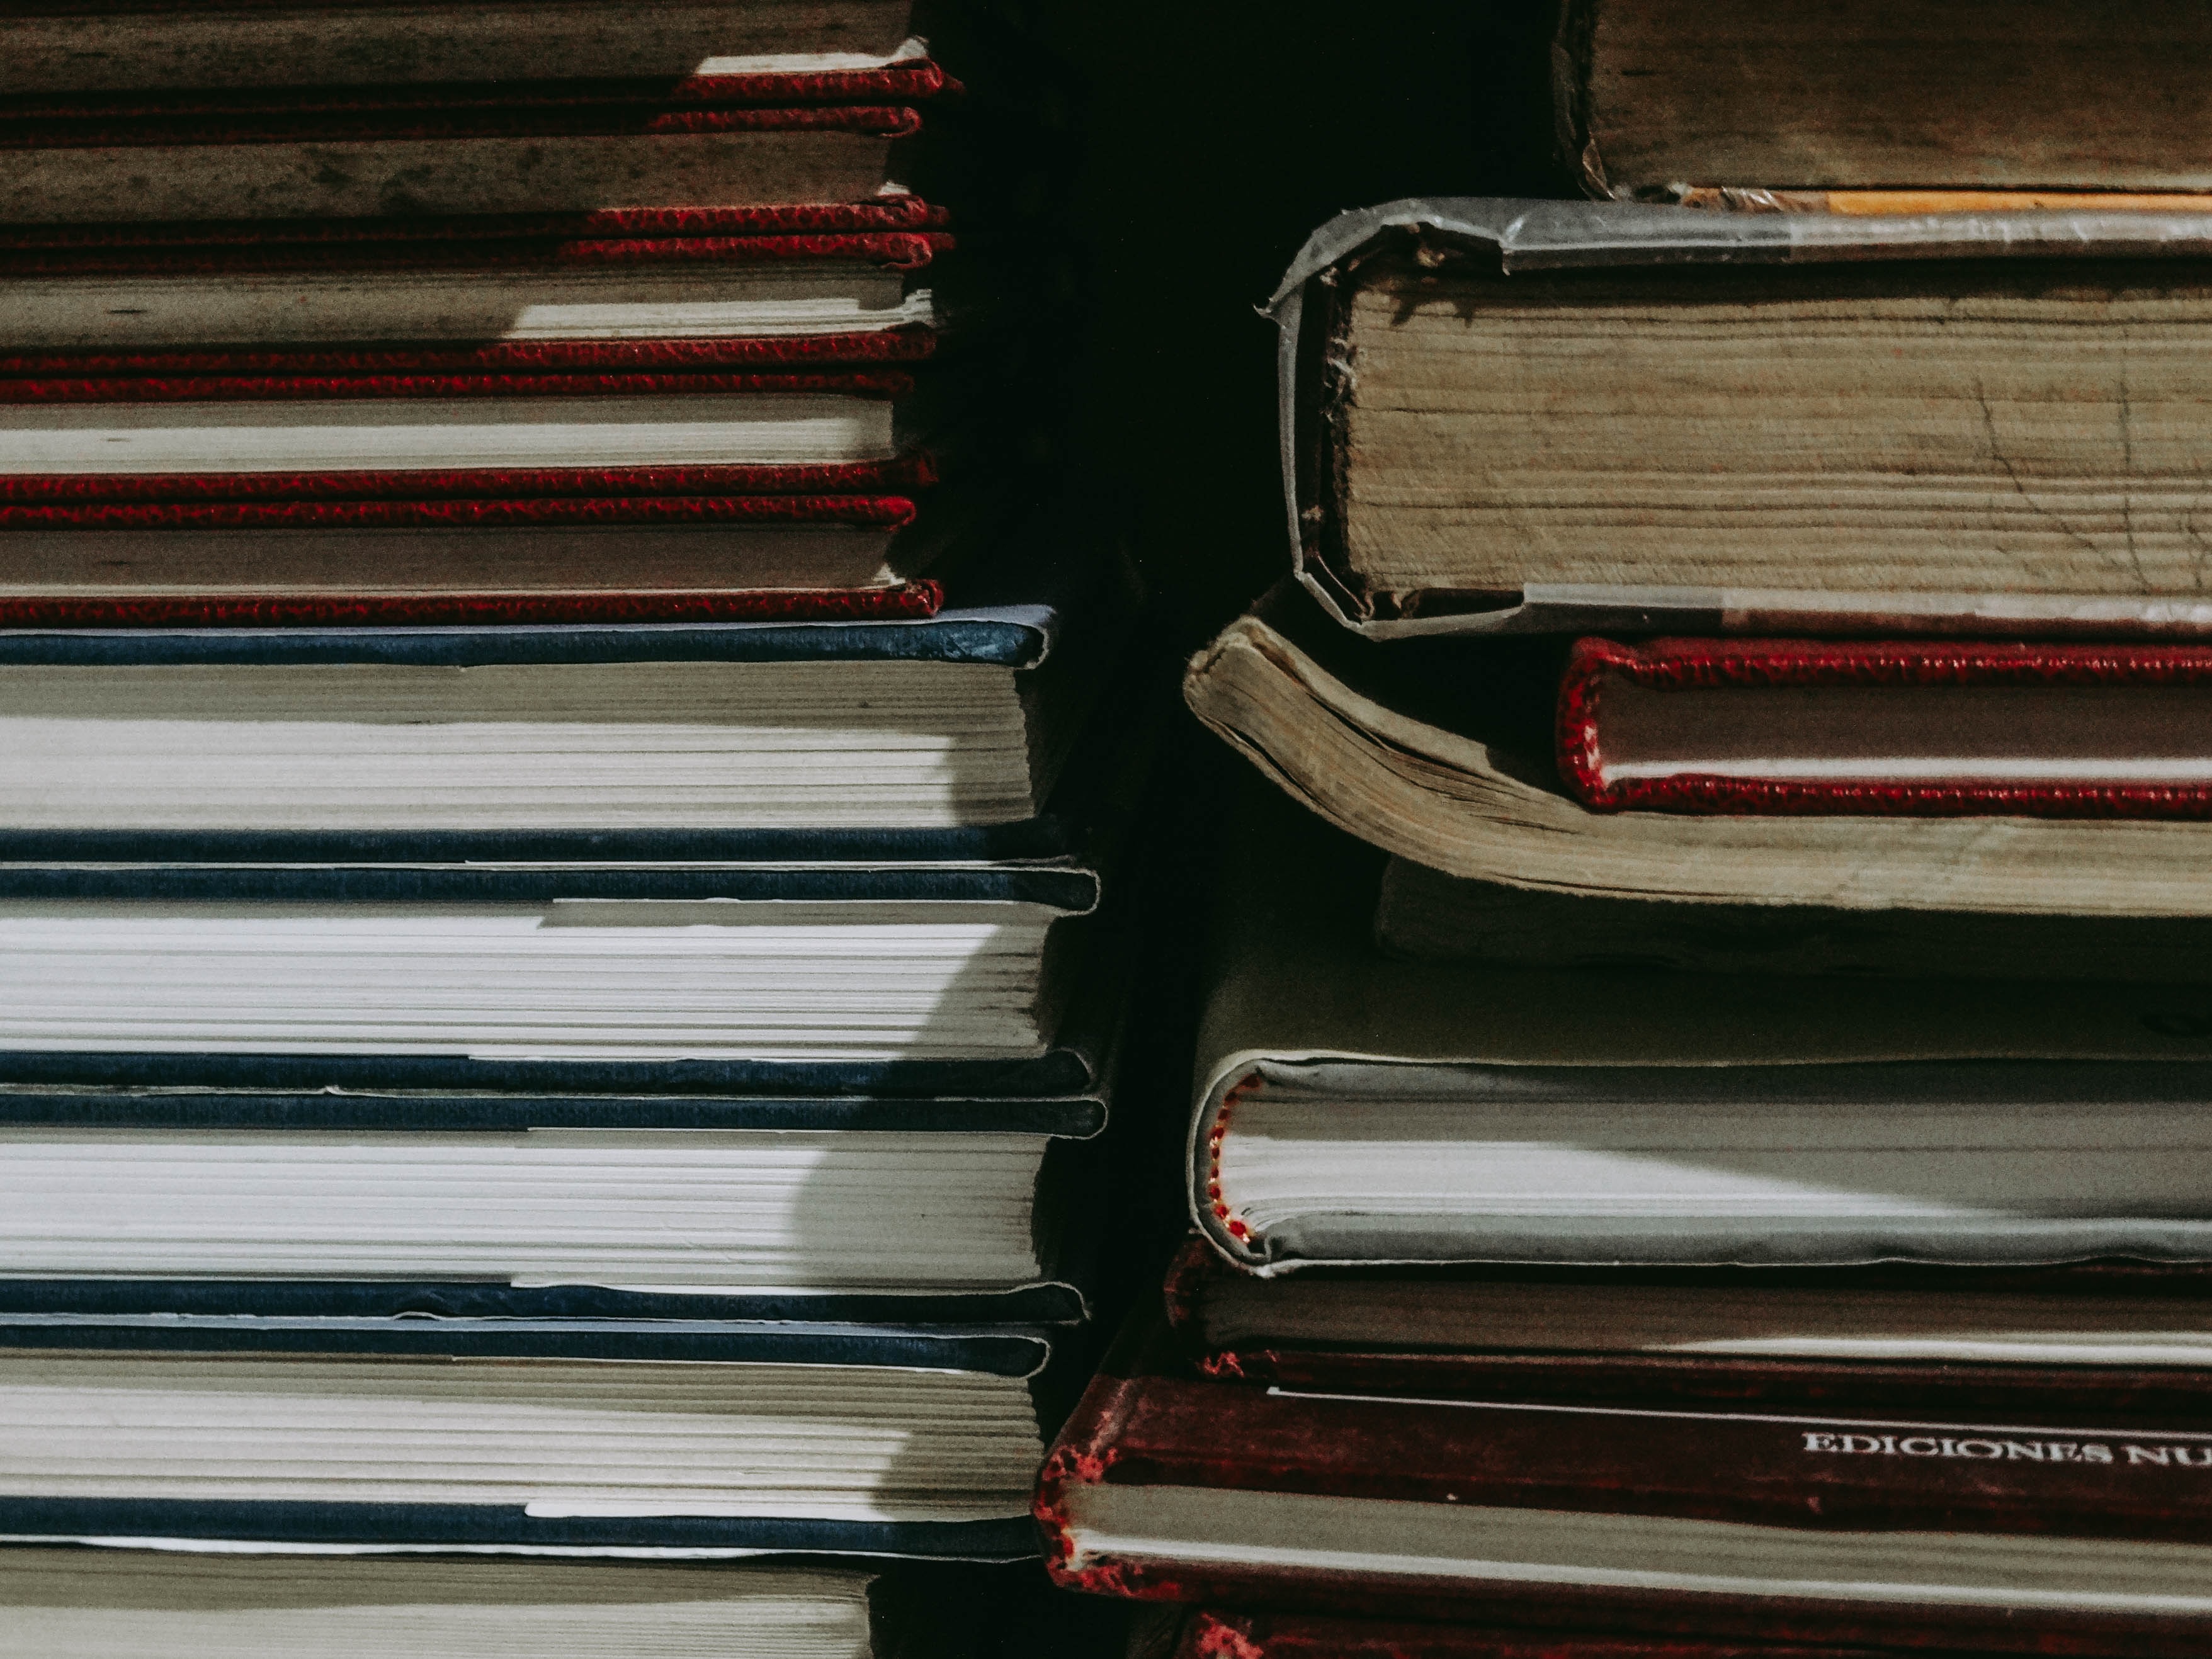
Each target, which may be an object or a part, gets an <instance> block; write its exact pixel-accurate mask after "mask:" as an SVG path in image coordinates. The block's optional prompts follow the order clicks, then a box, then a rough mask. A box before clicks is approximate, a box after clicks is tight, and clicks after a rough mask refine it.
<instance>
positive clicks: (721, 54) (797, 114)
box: [0, 0, 1146, 1656]
mask: <svg viewBox="0 0 2212 1659" xmlns="http://www.w3.org/2000/svg"><path fill="white" fill-rule="evenodd" d="M908 11H909V9H908V7H906V6H904V5H902V4H898V3H890V4H884V3H877V0H868V3H859V4H853V5H846V6H835V5H832V6H822V5H813V4H808V5H789V6H786V5H763V6H738V7H730V6H726V5H721V4H690V3H681V0H676V3H668V4H665V5H653V6H648V7H639V6H636V5H634V4H630V3H627V0H623V3H617V0H606V3H601V0H567V3H562V4H560V5H555V6H538V5H483V4H479V3H476V0H426V3H419V4H410V5H407V6H404V7H401V6H391V5H384V4H364V5H341V6H327V5H324V4H321V3H315V0H301V3H291V0H271V3H268V4H257V5H252V6H245V7H233V8H222V9H212V10H210V9H204V8H198V7H191V6H185V7H177V6H169V5H162V4H147V5H143V6H141V5H134V4H130V3H117V4H113V5H107V4H95V5H84V4H79V3H75V0H66V3H55V4H52V5H50V6H43V5H40V4H29V5H25V6H20V7H15V8H13V9H11V15H10V18H9V24H8V27H7V33H8V37H9V52H8V53H7V58H8V61H7V63H6V64H5V65H4V67H0V87H4V90H5V94H6V99H5V102H4V104H0V148H4V149H6V150H7V152H8V156H9V166H8V167H7V168H6V169H5V173H6V179H5V181H4V183H0V220H4V221H5V223H4V225H0V1274H4V1277H0V1537H4V1539H5V1540H7V1541H9V1543H11V1544H12V1545H15V1546H20V1547H9V1548H5V1549H0V1601H5V1602H6V1603H7V1605H8V1606H9V1609H10V1615H9V1618H10V1622H11V1625H12V1624H13V1621H15V1620H18V1619H22V1620H30V1621H31V1622H30V1623H29V1624H27V1625H26V1626H23V1627H22V1628H21V1629H20V1630H19V1629H15V1628H11V1630H10V1632H9V1637H8V1638H7V1640H8V1641H9V1642H10V1643H15V1642H22V1643H26V1644H28V1645H27V1646H26V1647H24V1648H23V1650H24V1651H40V1652H47V1653H59V1652H62V1651H64V1650H66V1651H70V1652H87V1653H89V1652H94V1651H97V1652H101V1653H109V1652H122V1651H125V1650H128V1651H131V1652H140V1651H147V1650H149V1648H148V1647H147V1646H146V1645H145V1644H149V1643H150V1644H155V1646H158V1647H159V1649H160V1650H161V1651H165V1652H207V1653H210V1654H213V1653H221V1654H226V1655H235V1654H241V1653H260V1652H268V1653H277V1652H287V1653H298V1652H301V1651H305V1650H313V1651H314V1652H317V1653H324V1654H350V1653H362V1654H368V1653H372V1652H373V1653H389V1652H392V1651H396V1650H399V1649H400V1648H401V1647H403V1646H404V1648H405V1649H406V1650H408V1651H410V1652H414V1653H420V1654H425V1655H436V1656H445V1655H454V1656H459V1655H464V1654H469V1655H478V1654H486V1653H494V1652H497V1653H514V1654H522V1653H530V1654H544V1653H550V1652H555V1651H563V1652H578V1653H604V1654H608V1655H617V1654H618V1655H623V1656H632V1655H636V1656H642V1655H647V1654H655V1655H658V1654H675V1653H678V1652H682V1653H697V1652H705V1651H709V1650H711V1651H716V1652H763V1653H766V1652H775V1653H778V1654H791V1655H810V1654H817V1653H818V1654H821V1655H823V1656H831V1655H836V1656H849V1655H852V1654H854V1653H866V1652H868V1651H871V1650H873V1651H878V1652H886V1651H890V1650H895V1649H896V1650H900V1651H908V1650H919V1649H918V1648H916V1647H915V1645H914V1644H942V1643H949V1644H952V1647H953V1649H961V1648H967V1649H973V1648H974V1646H975V1644H976V1643H979V1642H981V1641H982V1640H984V1634H983V1633H982V1632H984V1630H985V1627H986V1626H988V1625H989V1624H991V1623H992V1621H994V1620H999V1619H1000V1618H1001V1617H1002V1616H1012V1611H1013V1610H1015V1609H1017V1608H1018V1607H1019V1606H1020V1605H1022V1604H1023V1603H1024V1598H1025V1597H1027V1596H1028V1595H1030V1589H1029V1588H1028V1587H1029V1586H1030V1585H1031V1583H1032V1582H1034V1585H1035V1587H1036V1589H1037V1590H1038V1591H1039V1592H1040V1593H1042V1574H1039V1573H1036V1571H1035V1569H1034V1565H1033V1558H1034V1557H1035V1555H1036V1550H1037V1540H1036V1531H1035V1528H1034V1527H1033V1525H1032V1523H1031V1521H1030V1515H1029V1504H1030V1487H1031V1484H1032V1481H1033V1478H1034V1476H1035V1474H1036V1468H1037V1466H1038V1464H1039V1462H1040V1460H1041V1458H1042V1454H1043V1451H1044V1449H1045V1445H1046V1443H1047V1441H1048V1439H1049V1437H1050V1436H1051V1434H1052V1432H1053V1431H1054V1428H1055V1426H1056V1425H1057V1423H1058V1421H1059V1419H1060V1415H1062V1414H1063V1413H1064V1412H1065V1410H1066V1406H1067V1405H1068V1403H1069V1402H1070V1401H1072V1399H1073V1394H1074V1392H1075V1390H1076V1389H1078V1388H1079V1386H1080V1384H1081V1383H1082V1381H1083V1380H1084V1378H1085V1376H1087V1374H1088V1370H1089V1363H1088V1358H1087V1356H1086V1351H1085V1343H1086V1340H1087V1339H1086V1336H1085V1329H1086V1326H1085V1321H1086V1317H1087V1316H1088V1315H1089V1314H1090V1313H1091V1290H1090V1287H1091V1282H1092V1276H1093V1275H1092V1264H1093V1261H1094V1258H1095V1257H1096V1256H1097V1253H1098V1243H1099V1241H1098V1237H1097V1222H1098V1219H1099V1217H1098V1211H1099V1208H1100V1205H1101V1202H1102V1194H1101V1192H1100V1189H1099V1183H1098V1182H1097V1180H1096V1179H1095V1175H1096V1170H1097V1165H1098V1154H1097V1149H1096V1146H1095V1142H1096V1138H1097V1136H1098V1135H1099V1133H1100V1132H1101V1131H1102V1129H1103V1126H1104V1121H1105V1115H1106V1105H1105V1088H1106V1082H1107V1076H1108V1067H1109V1060H1110V1056H1111V1053H1112V1045H1113V1042H1114V1038H1115V1029H1116V1025H1117V1023H1118V1020H1119V1011H1120V1006H1121V995H1122V993H1123V991H1124V989H1125V981H1126V980H1127V978H1128V974H1127V971H1126V969H1127V950H1126V949H1125V945H1126V940H1127V927H1126V926H1125V923H1124V919H1123V918H1122V917H1121V915H1117V910H1119V909H1120V908H1122V907H1121V906H1120V905H1118V904H1117V901H1116V887H1117V880H1116V878H1115V876H1114V873H1113V871H1112V866H1113V865H1114V863H1115V859H1116V857H1117V851H1118V848H1119V847H1120V845H1121V841H1122V840H1123V838H1124V829H1125V828H1126V820H1127V817H1128V807H1129V805H1130V803H1131V801H1132V800H1133V799H1134V792H1135V791H1136V789H1137V788H1138V787H1139V785H1140V783H1141V781H1142V775H1143V772H1144V768H1145V765H1146V752H1145V750H1146V738H1145V732H1144V729H1143V726H1144V723H1143V722H1142V721H1141V720H1137V719H1134V718H1132V709H1131V705H1130V703H1129V702H1128V700H1127V698H1126V697H1123V696H1119V695H1118V694H1116V695H1104V694H1105V690H1106V688H1107V687H1108V685H1109V682H1111V681H1112V679H1113V677H1114V676H1115V673H1116V672H1117V671H1118V669H1117V665H1118V663H1119V660H1120V659H1121V656H1122V655H1123V654H1125V653H1124V651H1123V647H1122V645H1121V637H1122V635H1124V634H1125V633H1126V632H1127V628H1126V624H1127V622H1128V621H1129V618H1130V614H1131V607H1132V602H1131V596H1130V595H1129V594H1128V592H1127V591H1126V589H1127V585H1126V583H1125V582H1124V580H1122V578H1121V576H1120V575H1119V574H1117V570H1116V568H1115V565H1114V563H1113V562H1112V561H1111V560H1110V559H1109V558H1108V557H1107V556H1105V554H1104V553H1103V551H1100V550H1095V549H1094V550H1085V548H1084V547H1083V546H1081V545H1079V544H1074V543H1072V542H1071V540H1070V538H1069V537H1068V536H1067V535H1066V532H1065V531H1064V530H1054V531H1052V532H1049V533H1048V532H1046V531H1045V530H1044V529H1042V527H1041V526H1042V525H1043V524H1044V523H1046V522H1048V520H1042V519H1040V518H1038V517H1037V516H1036V513H1037V504H1038V503H1040V502H1041V501H1043V500H1045V499H1046V495H1047V491H1048V482H1049V480H1048V468H1049V465H1050V459H1051V458H1050V455H1049V453H1048V448H1047V447H1042V446H1041V444H1040V443H1039V442H1038V441H1037V440H1040V439H1042V438H1044V437H1046V436H1048V435H1049V430H1050V428H1051V425H1052V418H1051V417H1052V415H1053V413H1054V410H1055V408H1056V406H1057V405H1056V395H1055V393H1054V391H1053V389H1052V383H1051V369H1050V367H1049V354H1048V353H1047V352H1044V351H1042V350H1041V349H1037V348H1036V346H1035V345H1034V344H1033V342H1035V341H1036V338H1037V337H1038V335H1039V332H1040V330H1041V328H1042V327H1044V326H1046V325H1048V324H1049V321H1050V316H1051V311H1052V307H1054V306H1055V305H1056V304H1058V303H1059V300H1058V297H1057V296H1058V292H1059V290H1058V289H1057V288H1056V287H1055V285H1054V284H1055V281H1056V278H1055V277H1054V271H1053V261H1052V259H1051V258H1048V257H1047V254H1046V253H1041V252H1038V250H1040V249H1044V250H1048V251H1049V250H1050V249H1051V248H1052V247H1053V246H1055V244H1054V238H1053V236H1052V235H1051V234H1043V233H1040V232H1039V231H1037V230H1036V228H1035V226H1036V220H1035V218H1034V211H1035V209H1036V200H1035V198H1034V195H1033V192H1032V191H1030V185H1033V184H1034V182H1035V177H1036V174H1037V173H1038V172H1039V170H1040V169H1044V170H1047V171H1048V170H1049V169H1050V167H1053V166H1054V155H1056V153H1057V147H1058V146H1059V144H1060V138H1059V137H1058V136H1057V135H1056V134H1055V133H1054V131H1051V130H1050V129H1049V128H1048V127H1047V126H1046V125H1042V124H1043V123H1044V122H1045V121H1046V119H1047V118H1048V115H1049V113H1050V111H1051V108H1052V106H1053V105H1054V99H1056V98H1057V97H1058V95H1059V94H1057V92H1053V91H1050V89H1049V88H1042V82H1038V81H1037V80H1036V74H1037V73H1038V71H1036V68H1035V66H1034V65H1033V64H1031V62H1030V58H1028V56H1027V55H1026V51H1027V49H1026V47H1025V46H1024V42H1023V40H1021V38H1020V37H1019V36H1018V35H1017V34H1015V33H1012V32H1011V31H1010V30H1009V29H1007V28H1006V27H1002V26H1000V25H999V24H996V23H994V22H993V21H991V20H989V19H987V18H985V17H981V16H978V17H976V18H975V19H973V20H970V23H969V26H968V27H966V28H965V29H961V28H955V27H952V26H951V24H947V25H946V26H945V27H944V28H941V29H940V28H939V27H936V26H935V25H931V26H930V27H928V29H927V38H926V39H925V38H924V33H925V31H924V29H923V27H922V25H921V24H920V23H919V22H918V21H916V20H915V18H913V17H910V16H909V15H908ZM963 52H964V53H968V54H969V58H967V59H966V60H965V61H963V58H962V56H961V54H962V53H963ZM969 62H972V64H973V65H974V69H973V70H972V73H971V72H970V71H969V69H968V67H967V64H968V63H969ZM956 77H965V78H956ZM971 228H972V230H973V233H974V234H973V237H972V239H971ZM88 1543H94V1544H101V1545H106V1546H111V1548H108V1549H104V1550H87V1549H83V1548H81V1547H72V1546H82V1545H85V1544H88ZM116 1546H130V1547H131V1548H128V1549H125V1548H116ZM154 1546H158V1547H159V1548H160V1550H161V1552H162V1553H160V1554H158V1555H157V1554H153V1553H144V1551H145V1549H146V1547H154ZM792 1556H803V1557H808V1558H817V1559H811V1560H808V1561H800V1562H799V1563H798V1564H797V1565H793V1563H791V1562H789V1561H782V1562H778V1561H767V1562H763V1560H762V1559H761V1558H763V1557H792ZM569 1557H590V1558H598V1559H596V1560H593V1561H591V1562H587V1563H586V1564H584V1565H574V1564H570V1563H568V1562H565V1561H564V1560H563V1559H562V1558H569ZM917 1561H919V1562H936V1563H939V1564H946V1565H943V1566H942V1568H941V1570H939V1571H919V1572H917V1571H915V1570H912V1569H911V1568H910V1567H909V1568H902V1567H901V1566H900V1565H898V1564H899V1563H902V1562H905V1563H909V1564H910V1563H914V1562H917ZM1024 1561H1027V1562H1030V1563H1031V1565H1030V1568H1029V1569H1028V1571H1027V1574H1026V1575H1024V1573H1023V1572H1021V1571H1013V1570H1008V1569H1004V1568H994V1567H991V1566H989V1565H987V1564H993V1563H1006V1562H1024ZM957 1563H969V1564H979V1565H969V1566H958V1565H951V1564H957ZM684 1564H689V1565H684ZM714 1564H720V1565H714ZM1009 1571H1012V1576H1011V1577H1008V1576H1006V1575H1007V1573H1008V1572H1009ZM933 1650H934V1649H933ZM948 1650H951V1649H948Z"/></svg>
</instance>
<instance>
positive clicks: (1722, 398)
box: [1273, 198, 2212, 638]
mask: <svg viewBox="0 0 2212 1659" xmlns="http://www.w3.org/2000/svg"><path fill="white" fill-rule="evenodd" d="M2208 251H2212V216H2205V215H2203V214H2201V213H2197V214H2191V213H2174V214H2157V213H2151V214H2145V213H2141V212H2130V211H2112V212H2102V213H2099V212H2089V211H2077V212H2073V213H2042V212H2033V211H2030V212H1990V213H1954V214H1928V215H1918V216H1863V215H1850V214H1834V213H1826V214H1806V213H1714V212H1709V211H1704V210H1698V209H1693V208H1687V207H1678V206H1668V205H1645V204H1632V203H1564V202H1524V201H1513V200H1497V199H1489V198H1471V199H1466V200H1446V201H1433V202H1430V201H1412V202H1401V203H1394V204H1386V205H1384V206H1382V207H1377V208H1371V209H1368V210H1363V211H1361V212H1358V213H1352V214H1347V215H1345V216H1341V217H1340V218H1339V219H1337V220H1335V221H1334V222H1332V223H1330V224H1328V225H1326V226H1323V227H1322V228H1321V229H1320V230H1318V231H1316V233H1315V234H1314V235H1313V237H1312V238H1311V239H1310V240H1309V241H1308V243H1307V246H1306V247H1305V249H1304V252H1302V253H1301V254H1300V255H1299V257H1298V258H1297V260H1296V261H1295V262H1294V264H1292V266H1291V270H1290V271H1289V273H1288V274H1287V275H1286V276H1285V279H1284V281H1283V283H1282V286H1281V287H1280V288H1279V289H1278V290H1277V294H1276V298H1275V301H1274V306H1273V314H1274V316H1275V318H1276V320H1277V323H1278V325H1279V328H1280V331H1281V351H1280V359H1279V360H1280V363H1281V366H1282V382H1281V386H1282V394H1281V395H1282V399H1283V422H1284V428H1283V446H1284V448H1283V453H1284V461H1285V491H1286V494H1287V496H1288V504H1289V508H1290V514H1291V528H1292V532H1293V546H1294V547H1295V549H1296V550H1297V560H1298V568H1299V571H1300V573H1301V574H1302V575H1303V577H1304V579H1305V580H1307V581H1308V582H1309V583H1310V584H1311V585H1312V586H1314V587H1315V588H1316V591H1317V592H1320V593H1321V594H1322V596H1323V597H1324V598H1325V599H1326V600H1327V602H1328V604H1329V605H1331V606H1332V607H1333V608H1334V610H1335V611H1336V612H1337V613H1338V615H1339V616H1340V618H1341V619H1342V620H1344V621H1346V623H1350V624H1351V625H1352V626H1354V627H1356V628H1358V629H1362V630H1363V631H1364V632H1367V633H1370V634H1376V635H1382V636H1397V635H1411V634H1423V633H1466V632H1485V631H1494V630H1497V629H1550V630H1554V631H1559V630H1572V631H1577V632H1589V631H1599V630H1606V631H1611V630H1618V631H1622V632H1628V631H1637V632H1672V633H1680V634H1703V633H1729V634H1737V633H1759V634H1771V635H1792V634H1805V633H1810V634H1821V633H1834V634H1847V635H1875V636H1876V637H1881V636H1887V635H1895V634H1899V633H1912V632H1931V631H1932V632H1938V633H1963V634H1970V635H1984V636H1988V635H1998V636H2003V637H2021V636H2023V635H2039V634H2052V633H2057V634H2063V633H2066V632H2069V631H2071V632H2073V633H2075V634H2076V635H2081V636H2084V637H2088V638H2095V637H2098V636H2099V635H2100V634H2106V633H2110V632H2112V631H2113V630H2118V631H2120V632H2123V633H2150V634H2156V635H2192V634H2197V633H2201V632H2203V629H2205V628H2206V626H2207V625H2208V613H2207V612H2206V611H2204V610H2203V608H2202V607H2201V605H2200V604H2199V600H2198V596H2197V592H2196V586H2195V584H2196V578H2195V575H2194V574H2193V573H2194V571H2195V568H2196V561H2197V548H2196V546H2195V544H2194V542H2193V541H2192V539H2191V530H2190V527H2189V526H2190V523H2191V514H2192V513H2196V512H2197V511H2198V510H2199V508H2200V507H2201V503H2200V502H2199V501H2198V500H2197V496H2196V495H2195V494H2194V493H2193V491H2194V488H2195V487H2194V485H2193V484H2191V483H2189V482H2188V480H2189V479H2190V478H2191V477H2194V476H2195V475H2194V471H2193V469H2195V468H2196V466H2197V461H2196V460H2195V459H2190V458H2191V456H2193V454H2194V451H2192V450H2191V448H2190V445H2191V439H2190V438H2189V437H2188V436H2187V433H2188V432H2189V431H2190V430H2191V428H2190V427H2189V425H2188V419H2187V416H2186V415H2185V412H2184V411H2185V410H2186V408H2187V407H2188V400H2189V398H2191V395H2192V394H2191V392H2189V391H2188V390H2187V389H2186V388H2187V386H2188V385H2189V383H2190V376H2191V374H2193V373H2194V370H2193V369H2191V368H2186V367H2185V365H2187V364H2189V363H2191V362H2192V361H2193V359H2192V357H2191V353H2192V352H2193V351H2195V349H2197V348H2196V346H2195V344H2194V342H2195V341H2196V340H2197V337H2198V331H2199V327H2200V324H2199V320H2198V319H2199V308H2200V307H2201V305H2202V303H2203V301H2202V295H2203V286H2202V276H2203V268H2202V266H2201V264H2199V263H2198V261H2200V260H2201V258H2202V257H2203V254H2204V253H2205V252H2208ZM2153 340H2155V341H2156V342H2157V343H2158V344H2157V347H2156V355H2157V361H2158V363H2159V365H2160V368H2158V369H2157V370H2155V371H2154V370H2153V369H2152V368H2150V367H2149V366H2148V362H2147V361H2146V360H2145V359H2144V358H2143V357H2142V355H2141V354H2142V351H2143V350H2144V349H2147V345H2146V343H2148V342H2150V341H2153ZM1939 342H1940V344H1939Z"/></svg>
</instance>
